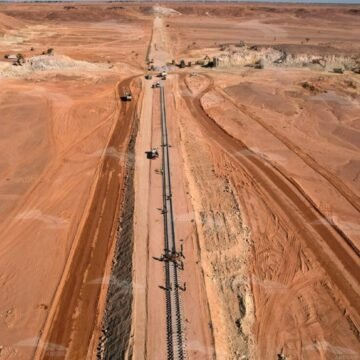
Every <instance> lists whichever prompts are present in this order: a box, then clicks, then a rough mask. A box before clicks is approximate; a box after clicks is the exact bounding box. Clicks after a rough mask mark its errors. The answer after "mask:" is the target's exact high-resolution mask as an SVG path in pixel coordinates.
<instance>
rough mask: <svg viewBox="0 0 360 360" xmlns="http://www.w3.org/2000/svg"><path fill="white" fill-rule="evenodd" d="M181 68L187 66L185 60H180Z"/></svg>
mask: <svg viewBox="0 0 360 360" xmlns="http://www.w3.org/2000/svg"><path fill="white" fill-rule="evenodd" d="M179 67H180V69H183V68H185V67H186V64H185V60H180V65H179Z"/></svg>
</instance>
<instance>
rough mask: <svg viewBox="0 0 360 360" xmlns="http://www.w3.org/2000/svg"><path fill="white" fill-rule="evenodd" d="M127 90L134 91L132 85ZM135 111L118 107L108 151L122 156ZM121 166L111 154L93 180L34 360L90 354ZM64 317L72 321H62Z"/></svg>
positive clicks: (117, 202) (116, 207)
mask: <svg viewBox="0 0 360 360" xmlns="http://www.w3.org/2000/svg"><path fill="white" fill-rule="evenodd" d="M132 81H133V79H128V80H125V81H123V82H122V83H120V84H119V85H118V89H116V90H115V94H114V96H117V97H118V98H119V89H120V91H121V89H122V87H124V86H131V83H132ZM132 87H133V88H134V90H135V89H136V88H135V84H133V86H132ZM134 93H137V91H136V90H135V91H134ZM135 109H136V103H123V104H122V105H121V107H120V113H119V118H118V120H117V122H116V123H115V125H114V128H113V130H112V136H111V138H110V140H109V144H108V147H111V148H113V149H116V151H117V152H119V153H120V154H122V153H125V152H126V149H127V145H128V143H129V137H130V134H131V129H132V126H133V123H134V111H135ZM105 155H106V154H105ZM124 159H125V158H124ZM125 165H126V163H125V162H124V160H123V161H122V162H119V161H118V158H117V157H114V156H104V158H103V164H102V167H101V168H100V171H99V178H98V181H97V183H96V186H95V188H94V190H93V191H94V194H93V196H92V197H91V199H93V200H92V201H91V202H90V204H89V211H88V212H87V215H86V218H85V219H83V220H82V221H83V226H82V227H81V228H80V229H81V230H82V231H80V233H79V235H78V236H79V238H78V241H77V242H76V245H74V248H73V251H72V254H71V256H70V257H69V260H68V264H67V266H66V267H67V268H68V270H67V271H65V272H64V274H65V276H66V277H65V278H63V279H62V281H61V283H60V285H59V287H58V291H57V293H56V295H55V299H57V301H54V302H53V306H52V308H51V309H50V311H49V316H48V318H47V325H46V326H45V329H44V332H43V335H42V340H41V341H42V342H44V343H45V344H49V345H45V346H44V347H43V348H42V347H38V349H37V352H36V354H35V358H56V357H57V356H59V351H58V348H57V347H60V348H61V349H66V352H68V353H71V354H72V355H71V356H75V357H77V358H85V357H86V356H87V354H88V351H89V350H91V349H89V348H88V346H89V344H90V342H91V338H92V336H93V332H94V328H95V325H96V321H97V316H96V314H97V308H98V301H99V299H100V296H99V295H100V291H101V288H102V281H94V279H95V280H96V279H102V277H103V274H104V271H105V264H106V262H107V260H108V256H109V254H111V249H112V247H113V246H114V245H113V239H114V234H115V230H116V227H117V217H118V216H117V215H118V213H119V205H120V204H121V192H120V189H121V187H122V181H123V179H124V176H123V172H124V171H125ZM110 194H112V196H110ZM94 219H97V221H94ZM69 279H71V281H69ZM75 279H76V281H75ZM73 314H76V316H74V315H73ZM64 318H66V319H72V321H69V320H68V321H66V322H64V321H63V319H64ZM51 344H57V347H56V348H55V349H54V348H53V346H52V345H51ZM63 355H65V354H63Z"/></svg>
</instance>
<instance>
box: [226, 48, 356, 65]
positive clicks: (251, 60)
mask: <svg viewBox="0 0 360 360" xmlns="http://www.w3.org/2000/svg"><path fill="white" fill-rule="evenodd" d="M357 62H358V60H357V59H356V58H355V57H351V56H342V55H331V54H329V55H325V56H318V55H313V54H307V53H303V54H302V53H299V54H289V53H285V52H283V51H280V50H277V49H274V48H272V47H260V48H256V47H247V46H244V47H241V48H236V50H234V48H232V47H230V48H229V49H228V52H227V53H225V54H222V55H220V56H219V65H220V66H229V65H242V66H246V65H254V64H259V63H261V64H262V65H264V66H265V67H271V66H286V67H304V66H307V67H316V68H319V69H323V70H328V71H329V70H330V71H331V70H333V69H334V68H343V69H344V70H351V69H352V68H354V67H356V66H357Z"/></svg>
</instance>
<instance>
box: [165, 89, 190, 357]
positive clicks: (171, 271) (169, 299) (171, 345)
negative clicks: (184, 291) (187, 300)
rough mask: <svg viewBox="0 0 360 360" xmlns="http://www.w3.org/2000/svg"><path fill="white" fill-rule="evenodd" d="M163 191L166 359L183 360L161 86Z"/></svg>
mask: <svg viewBox="0 0 360 360" xmlns="http://www.w3.org/2000/svg"><path fill="white" fill-rule="evenodd" d="M160 109H161V148H162V188H163V218H164V219H163V220H164V259H165V260H164V269H165V294H166V333H167V354H168V356H167V358H168V359H169V360H178V359H179V360H182V359H185V351H184V334H183V324H182V316H181V299H180V289H179V274H178V272H179V269H178V262H177V260H176V259H177V257H178V254H179V253H178V252H177V251H176V241H175V226H174V215H173V204H172V190H171V173H170V156H169V142H168V133H167V124H166V107H165V95H164V88H163V86H161V87H160Z"/></svg>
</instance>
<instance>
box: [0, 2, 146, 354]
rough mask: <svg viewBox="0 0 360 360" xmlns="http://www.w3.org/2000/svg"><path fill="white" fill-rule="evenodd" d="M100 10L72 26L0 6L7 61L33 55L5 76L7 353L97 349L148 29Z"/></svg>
mask: <svg viewBox="0 0 360 360" xmlns="http://www.w3.org/2000/svg"><path fill="white" fill-rule="evenodd" d="M79 7H80V8H82V6H81V5H79ZM101 8H105V6H92V7H91V6H90V7H89V8H87V7H86V9H87V10H83V11H82V10H81V9H80V10H79V13H80V17H81V14H84V13H85V14H86V13H90V14H91V16H89V18H82V19H81V21H77V22H76V21H71V20H70V19H69V18H68V17H67V14H68V13H69V11H71V10H65V9H64V5H59V6H57V5H55V6H49V7H48V6H47V5H45V6H38V7H36V6H35V7H34V6H28V5H22V6H7V5H2V6H1V19H0V22H1V24H2V27H1V31H4V36H2V37H1V39H0V49H1V50H0V52H1V54H2V57H3V54H5V53H10V54H11V53H15V54H16V53H19V52H22V53H23V54H24V55H25V57H26V58H28V57H30V56H35V57H34V58H33V59H32V60H31V61H29V62H27V63H26V64H24V65H23V66H22V67H20V66H19V67H15V66H12V65H11V63H5V62H4V63H3V64H2V67H1V70H0V72H1V77H2V80H1V82H2V85H3V88H2V90H1V96H0V99H1V100H0V104H1V105H0V106H1V113H2V116H1V128H2V131H1V141H0V143H1V144H0V147H1V151H2V160H1V168H0V171H1V178H2V180H1V209H0V211H1V223H0V227H1V233H2V236H3V241H2V243H1V250H0V253H1V259H2V260H1V264H0V267H1V288H2V291H1V295H0V298H1V300H0V303H1V307H0V334H1V336H0V338H1V341H0V345H1V350H0V354H1V355H0V357H1V358H3V357H5V358H17V359H20V358H21V359H22V358H24V359H25V358H33V357H34V356H36V357H47V358H49V357H59V356H60V357H64V356H65V355H67V356H70V358H79V359H81V358H86V357H87V354H88V353H89V354H90V353H92V352H93V349H96V346H97V342H98V336H99V331H100V326H101V322H102V316H103V309H104V300H105V296H106V289H107V285H108V281H107V280H106V279H108V277H109V271H110V269H111V261H112V257H113V252H114V244H115V232H116V228H117V226H118V216H119V210H120V205H121V203H122V198H123V192H122V186H123V183H124V175H125V167H126V161H127V155H126V153H127V146H128V143H129V140H130V135H131V131H132V128H133V126H134V121H133V118H134V113H135V102H134V103H129V104H125V103H124V104H123V103H121V102H120V100H119V96H120V94H121V93H122V91H123V87H124V86H127V87H131V88H132V90H133V92H134V94H138V93H139V83H138V82H137V81H136V79H135V78H133V76H134V75H135V74H136V73H137V72H139V64H137V63H136V58H137V57H138V56H139V57H141V58H144V57H145V56H146V52H147V48H146V47H144V46H143V44H142V43H141V44H140V42H139V43H137V41H139V39H141V42H142V41H144V42H148V41H149V39H150V33H149V31H150V30H151V25H152V23H151V21H146V20H141V19H139V20H137V21H136V22H135V23H134V22H133V20H132V18H131V16H127V15H126V16H125V15H124V16H119V15H116V14H115V15H113V16H111V18H110V19H104V18H102V16H101ZM131 11H132V10H129V12H131ZM52 12H55V13H62V14H63V15H62V16H63V17H62V18H61V17H59V18H56V19H53V18H51V17H50V15H49V14H50V13H52ZM99 12H100V14H98V13H99ZM104 12H105V11H104ZM7 14H10V15H7ZM75 18H76V19H79V16H75ZM120 43H121V44H122V46H121V47H120V46H118V45H117V44H120ZM50 44H51V45H50ZM138 45H140V46H138ZM50 46H51V47H53V48H54V53H55V54H54V56H40V57H36V56H38V55H41V53H42V52H43V51H46V50H47V48H49V47H50ZM31 47H33V48H34V50H33V51H31V50H30V48H31ZM135 51H138V54H137V55H136V54H135ZM123 59H130V61H129V62H128V63H123V62H122V60H123ZM77 61H79V62H77ZM65 319H67V320H65Z"/></svg>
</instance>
